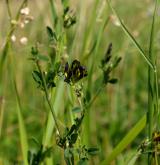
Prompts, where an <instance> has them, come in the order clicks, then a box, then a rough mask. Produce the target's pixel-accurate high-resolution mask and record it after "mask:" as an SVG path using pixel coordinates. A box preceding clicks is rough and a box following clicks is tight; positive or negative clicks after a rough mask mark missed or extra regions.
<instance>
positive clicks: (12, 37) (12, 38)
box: [11, 34, 16, 42]
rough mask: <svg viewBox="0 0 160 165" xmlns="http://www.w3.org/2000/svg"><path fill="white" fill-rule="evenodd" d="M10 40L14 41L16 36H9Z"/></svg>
mask: <svg viewBox="0 0 160 165" xmlns="http://www.w3.org/2000/svg"><path fill="white" fill-rule="evenodd" d="M11 41H12V42H15V41H16V36H15V35H14V34H13V35H12V36H11Z"/></svg>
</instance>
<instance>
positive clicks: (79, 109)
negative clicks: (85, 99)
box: [72, 107, 82, 113]
mask: <svg viewBox="0 0 160 165" xmlns="http://www.w3.org/2000/svg"><path fill="white" fill-rule="evenodd" d="M72 112H73V113H79V112H82V110H81V108H80V107H74V108H73V109H72Z"/></svg>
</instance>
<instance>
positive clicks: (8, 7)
mask: <svg viewBox="0 0 160 165" xmlns="http://www.w3.org/2000/svg"><path fill="white" fill-rule="evenodd" d="M6 5H7V11H8V15H9V20H12V14H11V9H10V6H9V0H6Z"/></svg>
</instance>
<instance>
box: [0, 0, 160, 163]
mask: <svg viewBox="0 0 160 165" xmlns="http://www.w3.org/2000/svg"><path fill="white" fill-rule="evenodd" d="M96 2H98V4H97V6H96V9H94V6H95V4H96ZM20 3H21V1H17V0H12V1H11V4H10V6H11V10H12V13H13V14H16V11H17V8H18V6H19V5H20ZM70 5H71V8H73V10H74V11H75V12H76V15H77V18H78V19H77V23H76V25H75V26H74V27H73V28H71V29H69V30H68V31H67V41H68V45H67V46H68V54H69V56H70V57H71V58H72V59H75V58H76V59H79V60H82V61H83V63H84V64H85V65H86V66H88V65H89V64H88V60H87V58H88V57H87V53H88V52H89V51H90V49H91V48H92V46H93V44H94V40H95V38H96V36H97V33H98V32H99V29H100V27H101V25H102V23H103V21H104V20H105V19H107V18H109V22H108V24H107V25H106V27H105V29H104V33H103V34H102V37H101V40H100V46H99V47H98V50H97V54H96V57H97V58H96V61H95V62H94V75H93V82H92V83H93V86H94V87H93V93H94V91H96V89H98V85H99V84H98V82H96V81H95V80H96V78H97V75H99V74H101V71H100V70H99V69H98V68H99V66H100V61H101V59H102V58H103V55H104V53H105V51H106V48H107V46H108V44H109V43H110V42H112V43H113V53H112V54H113V55H115V56H121V57H122V61H121V63H120V66H119V67H118V68H117V70H116V71H115V73H114V76H116V77H118V79H119V82H118V84H116V85H114V86H112V85H108V86H107V87H106V88H105V90H103V91H102V93H101V94H100V95H99V97H98V98H97V99H96V101H95V103H94V105H93V106H92V107H91V110H90V145H93V146H98V147H100V150H101V152H100V154H99V155H98V156H96V157H95V158H93V160H91V161H90V164H100V161H101V160H103V159H105V158H106V157H107V155H108V154H109V153H110V152H111V150H112V149H113V148H114V146H116V144H117V143H118V142H119V141H120V140H121V139H122V138H123V137H124V136H125V134H126V133H127V132H128V131H129V130H130V129H131V128H132V126H133V125H134V124H135V123H136V122H137V121H138V120H139V119H140V118H141V117H142V116H143V114H144V113H146V111H147V64H146V63H145V62H144V60H143V59H142V57H141V56H140V55H139V53H138V51H137V49H136V48H135V47H134V45H133V44H132V43H131V42H130V40H129V39H128V38H127V37H126V35H125V34H124V33H123V31H122V29H121V28H120V27H119V26H118V25H117V22H116V19H115V17H114V16H113V15H112V13H111V11H110V9H109V7H107V4H106V1H105V0H101V1H97V0H87V1H85V0H82V1H74V0H71V1H70ZM113 5H114V7H115V9H116V10H117V12H118V14H119V16H120V17H121V18H122V19H123V21H124V22H125V24H126V25H127V27H128V28H129V30H130V32H131V33H132V34H133V35H134V37H135V38H136V40H137V41H138V42H139V43H140V45H141V46H142V47H143V48H144V50H145V51H146V52H147V51H148V45H149V35H150V28H151V21H152V13H153V9H154V3H153V2H152V1H149V0H143V1H139V0H135V1H134V2H133V1H132V0H117V1H114V2H113ZM55 6H56V9H57V11H58V13H59V15H61V14H62V7H61V3H60V1H58V0H56V1H55ZM28 7H29V8H30V14H31V15H32V16H33V17H34V20H33V21H32V22H30V23H29V24H27V25H26V26H25V27H24V28H20V27H18V28H17V29H16V30H15V32H14V35H15V36H16V38H17V39H16V41H15V42H12V45H11V49H10V51H9V56H14V65H15V72H16V80H17V86H18V91H19V95H20V99H21V104H22V109H23V111H22V113H23V118H24V121H25V125H26V129H27V136H28V138H29V139H28V140H29V146H32V145H33V144H32V141H31V140H30V139H31V138H32V137H35V138H36V139H38V141H40V142H41V141H42V137H43V133H44V128H45V126H46V118H47V111H46V110H45V109H46V107H45V105H44V104H43V101H42V100H44V98H43V95H42V94H41V93H40V92H39V90H38V89H37V88H36V84H35V83H34V81H33V78H32V75H31V72H32V69H33V65H32V63H31V62H30V61H29V60H28V58H29V56H30V51H31V47H32V46H33V45H34V44H35V43H36V42H39V44H40V48H41V49H42V52H44V54H46V53H47V51H48V50H47V49H48V46H47V43H48V41H47V39H48V38H47V34H46V26H48V25H49V26H51V25H52V15H51V10H50V4H49V1H38V0H34V1H28ZM93 13H94V14H93ZM157 15H158V18H159V16H160V10H158V13H157ZM8 28H9V19H8V13H7V10H6V4H5V1H0V29H1V32H0V50H1V51H2V49H3V45H4V41H5V37H6V34H7V31H8ZM159 29H160V22H159V19H157V20H156V35H155V36H156V37H155V40H154V43H155V53H156V54H159V53H160V46H159V42H160V30H159ZM22 37H27V38H28V43H27V44H26V45H22V44H21V43H20V41H19V40H20V38H22ZM91 58H92V57H91ZM158 62H159V59H158ZM9 65H10V62H9V60H7V61H6V64H5V69H4V74H3V81H2V84H3V85H1V87H0V90H1V91H2V90H3V93H2V92H1V93H2V94H1V98H0V107H1V112H0V129H1V134H0V164H4V165H8V164H9V165H10V164H14V162H16V161H17V160H18V161H21V160H22V154H21V148H20V139H19V130H18V129H19V127H18V119H17V113H16V110H15V108H16V104H15V102H16V101H15V94H13V93H14V90H13V85H12V83H11V76H10V71H9ZM2 88H3V89H2ZM65 88H66V86H65ZM62 100H64V101H62V102H59V104H60V109H59V112H58V116H59V118H60V120H61V122H63V120H65V119H64V114H65V100H66V95H64V99H62ZM82 130H83V129H82ZM145 137H146V130H144V131H143V132H142V133H141V134H140V135H139V136H138V137H137V138H136V139H135V140H134V141H133V143H132V144H131V145H129V146H128V148H127V149H126V150H125V151H124V152H123V153H121V154H120V155H119V157H118V158H117V160H115V161H114V162H113V164H118V165H121V164H122V165H123V164H124V160H126V159H128V157H129V156H130V155H132V154H133V153H134V152H136V150H137V148H138V145H139V144H140V143H141V142H142V140H144V138H145ZM52 143H53V144H54V152H53V157H54V162H55V164H56V163H61V164H62V162H59V161H60V160H61V159H60V158H63V154H62V151H61V149H60V148H58V147H57V146H56V145H55V137H54V136H53V139H52ZM57 151H58V152H57ZM145 161H146V157H145V156H144V157H143V156H142V157H141V158H140V160H139V161H138V163H137V164H143V163H144V162H145Z"/></svg>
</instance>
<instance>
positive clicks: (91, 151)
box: [87, 147, 99, 155]
mask: <svg viewBox="0 0 160 165" xmlns="http://www.w3.org/2000/svg"><path fill="white" fill-rule="evenodd" d="M87 152H88V154H89V155H97V154H98V152H99V149H98V148H96V147H91V148H88V150H87Z"/></svg>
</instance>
